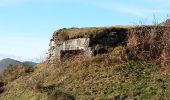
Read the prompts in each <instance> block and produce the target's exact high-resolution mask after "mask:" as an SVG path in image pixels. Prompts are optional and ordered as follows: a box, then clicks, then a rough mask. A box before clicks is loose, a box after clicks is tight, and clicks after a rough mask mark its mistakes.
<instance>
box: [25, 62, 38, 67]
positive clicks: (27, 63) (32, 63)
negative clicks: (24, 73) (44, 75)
mask: <svg viewBox="0 0 170 100" xmlns="http://www.w3.org/2000/svg"><path fill="white" fill-rule="evenodd" d="M23 63H24V64H26V65H29V66H35V65H37V64H38V63H35V62H32V61H24V62H23Z"/></svg>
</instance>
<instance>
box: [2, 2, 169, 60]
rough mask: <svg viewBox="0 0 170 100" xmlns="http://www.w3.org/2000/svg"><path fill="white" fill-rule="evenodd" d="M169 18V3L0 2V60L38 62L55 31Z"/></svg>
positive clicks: (144, 22)
mask: <svg viewBox="0 0 170 100" xmlns="http://www.w3.org/2000/svg"><path fill="white" fill-rule="evenodd" d="M169 15H170V0H0V59H3V58H14V59H17V60H21V61H25V60H31V61H40V60H41V59H43V57H44V56H45V55H46V53H47V51H48V48H49V40H50V38H51V37H52V34H53V32H54V31H55V30H58V29H60V28H71V27H100V26H114V25H139V24H152V23H153V22H155V21H156V22H157V21H158V22H161V21H163V20H165V19H166V18H169Z"/></svg>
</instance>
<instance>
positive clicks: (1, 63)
mask: <svg viewBox="0 0 170 100" xmlns="http://www.w3.org/2000/svg"><path fill="white" fill-rule="evenodd" d="M20 64H23V63H22V62H20V61H17V60H14V59H10V58H6V59H2V60H0V72H2V71H3V70H5V69H6V68H7V67H8V66H9V65H20Z"/></svg>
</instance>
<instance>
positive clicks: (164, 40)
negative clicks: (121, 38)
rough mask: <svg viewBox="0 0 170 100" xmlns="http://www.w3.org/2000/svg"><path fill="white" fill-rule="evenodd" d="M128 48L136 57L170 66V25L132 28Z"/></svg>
mask: <svg viewBox="0 0 170 100" xmlns="http://www.w3.org/2000/svg"><path fill="white" fill-rule="evenodd" d="M127 48H128V50H129V56H130V57H134V59H141V60H145V61H152V62H154V63H156V64H160V65H162V66H163V67H170V27H165V26H150V27H148V26H143V27H136V28H133V29H130V32H129V36H128V42H127Z"/></svg>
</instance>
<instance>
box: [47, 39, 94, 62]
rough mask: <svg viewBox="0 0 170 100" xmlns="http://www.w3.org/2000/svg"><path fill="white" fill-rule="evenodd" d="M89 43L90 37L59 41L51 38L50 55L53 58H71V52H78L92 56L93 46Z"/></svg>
mask: <svg viewBox="0 0 170 100" xmlns="http://www.w3.org/2000/svg"><path fill="white" fill-rule="evenodd" d="M89 43H90V39H89V38H77V39H70V40H67V41H57V42H54V41H53V40H51V42H50V49H49V57H50V58H51V59H55V58H57V59H63V58H69V56H71V54H70V53H76V52H79V53H81V55H85V56H91V54H92V51H91V48H90V47H89ZM66 54H67V55H66ZM76 55H77V54H76Z"/></svg>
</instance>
